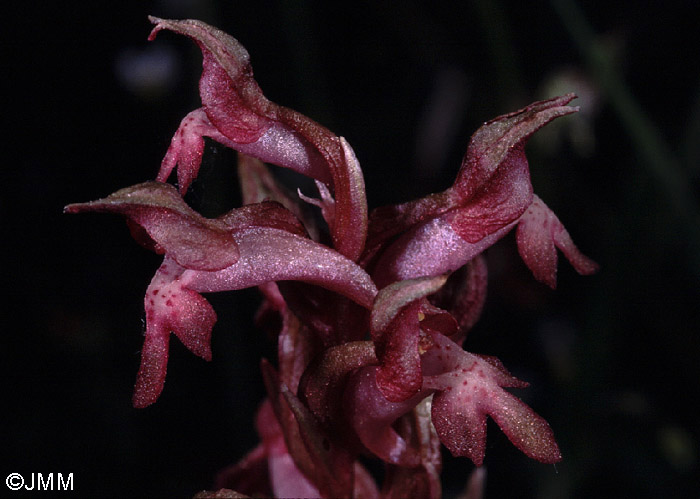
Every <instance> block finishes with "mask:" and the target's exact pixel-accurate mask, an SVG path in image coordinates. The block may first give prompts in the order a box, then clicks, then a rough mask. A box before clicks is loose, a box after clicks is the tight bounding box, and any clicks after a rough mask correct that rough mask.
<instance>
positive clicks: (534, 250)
mask: <svg viewBox="0 0 700 499" xmlns="http://www.w3.org/2000/svg"><path fill="white" fill-rule="evenodd" d="M516 234H517V242H518V252H519V253H520V256H521V258H522V259H523V261H524V262H525V264H526V265H527V266H528V267H529V269H530V270H531V271H532V273H533V275H534V276H535V279H537V280H538V281H541V282H544V283H545V284H547V285H548V286H549V287H551V288H552V289H554V288H556V286H557V248H559V249H560V250H561V251H562V252H563V253H564V256H566V258H567V259H568V260H569V262H571V265H573V267H574V268H575V269H576V271H577V272H578V273H579V274H582V275H589V274H592V273H594V272H596V271H597V270H598V264H596V263H595V262H594V261H593V260H591V259H590V258H588V257H587V256H585V255H584V254H583V253H581V252H580V251H579V249H578V248H577V247H576V245H575V244H574V242H573V241H572V239H571V236H570V235H569V233H568V232H567V230H566V229H565V228H564V225H563V224H562V223H561V222H560V221H559V219H558V218H557V216H556V215H555V214H554V212H553V211H552V210H550V209H549V207H548V206H547V205H546V204H544V202H543V201H542V200H541V199H540V198H539V197H537V196H535V198H534V199H533V201H532V204H531V205H530V207H529V208H528V209H527V211H526V212H525V214H524V215H523V216H522V217H521V218H520V221H519V222H518V229H517V232H516Z"/></svg>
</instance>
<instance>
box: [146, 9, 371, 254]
mask: <svg viewBox="0 0 700 499" xmlns="http://www.w3.org/2000/svg"><path fill="white" fill-rule="evenodd" d="M149 19H150V20H151V22H153V23H154V24H155V25H156V26H155V28H154V29H153V31H152V32H151V35H150V37H149V39H153V38H154V37H155V35H156V34H157V33H158V32H159V31H160V30H162V29H169V30H172V31H174V32H176V33H180V34H183V35H186V36H188V37H190V38H191V39H193V40H194V41H195V42H196V43H197V45H198V46H199V47H200V49H201V50H202V55H203V72H202V77H201V79H200V83H199V88H200V95H201V98H202V105H203V109H204V112H205V113H206V115H207V117H208V118H209V121H210V122H211V124H212V125H213V126H214V127H216V129H217V130H219V132H221V133H222V134H223V135H224V136H226V137H227V138H228V139H229V141H230V142H227V143H226V145H228V146H230V147H233V148H235V149H236V150H238V151H240V152H243V153H245V154H248V155H251V156H254V157H257V158H259V159H261V160H263V161H267V162H271V163H275V164H278V165H280V166H284V167H288V168H292V169H294V170H295V171H298V172H300V173H302V174H304V175H307V176H310V177H312V178H315V179H316V180H320V181H321V182H324V183H329V182H330V183H332V188H333V192H334V194H335V201H336V209H335V214H334V220H333V221H332V223H329V226H330V228H331V235H332V237H333V244H334V247H335V248H336V249H337V250H338V251H339V252H340V253H341V254H343V255H345V256H346V257H348V258H350V259H351V260H357V259H358V258H359V256H360V254H361V253H362V249H363V247H364V242H365V238H366V235H367V200H366V197H365V188H364V179H363V177H362V172H361V170H360V167H359V163H358V161H357V158H356V157H355V155H354V153H353V152H352V149H351V148H350V146H349V145H348V143H347V142H346V141H345V139H343V138H342V137H337V136H336V135H334V134H333V133H332V132H330V131H329V130H327V129H326V128H324V127H322V126H321V125H319V124H318V123H316V122H314V121H313V120H311V119H309V118H307V117H306V116H303V115H302V114H300V113H298V112H296V111H293V110H291V109H288V108H284V107H281V106H278V105H277V104H274V103H273V102H270V101H269V100H267V99H266V98H265V96H264V95H263V93H262V91H261V90H260V87H258V84H257V83H256V82H255V79H254V78H253V71H252V68H251V66H250V58H249V56H248V53H247V52H246V50H245V49H244V48H243V46H242V45H241V44H240V43H238V41H237V40H236V39H234V38H233V37H231V36H230V35H227V34H226V33H224V32H222V31H220V30H218V29H216V28H214V27H212V26H209V25H207V24H205V23H203V22H201V21H195V20H185V21H174V20H166V19H158V18H155V17H151V18H149ZM193 154H194V155H195V156H196V152H195V153H193Z"/></svg>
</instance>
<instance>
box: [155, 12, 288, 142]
mask: <svg viewBox="0 0 700 499" xmlns="http://www.w3.org/2000/svg"><path fill="white" fill-rule="evenodd" d="M149 19H150V21H151V22H152V23H154V24H155V27H154V28H153V31H152V32H151V34H150V36H149V40H153V39H154V38H155V36H156V34H157V33H158V32H159V31H160V30H162V29H169V30H172V31H174V32H176V33H179V34H182V35H186V36H188V37H190V38H192V39H193V40H194V41H195V42H196V43H197V45H199V47H200V49H201V50H202V54H203V56H204V62H203V69H204V71H203V73H202V78H201V80H200V94H201V96H202V104H204V109H205V111H206V113H207V116H209V119H210V120H211V122H212V123H213V124H214V126H216V128H218V129H219V130H221V132H222V133H223V134H224V135H226V136H227V137H229V138H230V139H231V140H235V141H236V142H242V143H248V142H254V141H256V140H257V139H258V138H260V136H261V135H262V134H263V133H264V132H265V130H267V128H269V126H270V124H271V118H272V116H271V114H272V113H273V112H274V111H273V110H272V109H271V106H270V102H269V101H268V100H267V99H265V97H264V96H263V95H262V92H261V91H260V88H259V87H258V85H257V83H256V82H255V80H254V79H253V71H252V69H251V67H250V57H249V55H248V52H246V50H245V48H243V46H242V45H241V44H240V43H238V41H237V40H236V39H235V38H233V37H232V36H230V35H228V34H226V33H224V32H223V31H221V30H218V29H216V28H214V27H212V26H209V25H207V24H205V23H203V22H201V21H196V20H192V19H188V20H185V21H173V20H168V19H158V18H156V17H149Z"/></svg>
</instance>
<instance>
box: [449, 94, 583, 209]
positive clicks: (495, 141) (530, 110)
mask: <svg viewBox="0 0 700 499" xmlns="http://www.w3.org/2000/svg"><path fill="white" fill-rule="evenodd" d="M574 98H576V96H575V95H574V94H566V95H562V96H561V97H555V98H553V99H549V100H544V101H539V102H534V103H532V104H530V105H529V106H527V107H525V108H523V109H520V110H518V111H515V112H513V113H509V114H505V115H503V116H499V117H498V118H495V119H493V120H491V121H489V122H487V123H486V124H484V125H483V126H482V127H481V128H479V129H478V130H477V131H476V132H475V133H474V135H472V138H471V140H470V141H469V146H468V148H467V154H466V155H465V157H464V161H463V162H462V168H461V169H460V171H459V173H458V175H457V180H456V181H455V186H454V188H455V190H456V191H457V192H459V193H460V195H461V196H462V197H464V198H465V199H466V198H470V197H472V196H474V195H475V194H476V193H477V192H478V191H479V190H480V189H482V187H483V185H484V184H485V183H486V182H487V181H488V180H489V179H490V177H491V176H492V175H493V174H494V173H495V172H496V171H497V170H498V169H499V168H500V167H501V165H502V164H503V163H504V162H508V161H510V160H511V159H510V158H512V156H513V155H514V154H522V148H523V147H524V145H525V142H526V141H527V139H529V138H530V137H531V136H532V134H533V133H535V132H536V131H537V130H539V129H540V128H542V127H543V126H544V125H546V124H547V123H549V122H550V121H552V120H553V119H555V118H558V117H560V116H565V115H567V114H571V113H575V112H576V111H578V108H577V107H570V106H567V105H566V104H568V103H569V102H571V101H572V100H573V99H574Z"/></svg>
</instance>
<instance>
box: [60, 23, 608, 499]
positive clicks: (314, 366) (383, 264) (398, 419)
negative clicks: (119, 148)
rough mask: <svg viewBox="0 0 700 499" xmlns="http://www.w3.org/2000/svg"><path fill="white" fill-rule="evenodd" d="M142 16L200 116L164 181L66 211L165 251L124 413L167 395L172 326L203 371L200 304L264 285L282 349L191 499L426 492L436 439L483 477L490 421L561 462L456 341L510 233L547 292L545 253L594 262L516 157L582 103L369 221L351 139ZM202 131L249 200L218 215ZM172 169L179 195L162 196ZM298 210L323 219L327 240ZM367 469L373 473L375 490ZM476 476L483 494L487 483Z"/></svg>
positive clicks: (524, 118) (526, 122)
mask: <svg viewBox="0 0 700 499" xmlns="http://www.w3.org/2000/svg"><path fill="white" fill-rule="evenodd" d="M150 19H151V21H152V22H153V23H154V24H155V28H154V29H153V31H152V33H151V36H150V39H151V40H152V39H154V38H155V36H156V34H157V33H159V32H160V31H162V30H170V31H173V32H175V33H178V34H182V35H185V36H188V37H189V38H191V39H192V40H193V41H194V42H195V43H196V44H197V45H198V46H199V48H200V49H201V51H202V55H203V72H202V75H201V79H200V82H199V90H200V96H201V102H202V106H201V107H200V108H199V109H196V110H194V111H192V112H190V113H189V114H188V115H187V116H185V118H184V119H183V120H182V122H181V123H180V126H179V128H178V129H177V130H176V132H175V134H174V136H173V139H172V141H171V144H170V147H169V148H168V150H167V152H166V154H165V157H164V159H163V161H162V164H161V168H160V171H159V172H158V175H157V177H156V181H150V182H145V183H142V184H138V185H135V186H133V187H129V188H126V189H122V190H119V191H117V192H115V193H114V194H112V195H110V196H107V197H106V198H104V199H99V200H97V201H92V202H88V203H80V204H71V205H68V206H67V207H66V208H65V210H66V212H68V213H83V212H93V211H96V212H109V213H116V214H120V215H123V216H125V217H126V218H127V222H128V224H129V227H130V229H131V233H132V235H133V237H134V238H135V239H136V240H137V241H138V242H139V243H140V244H142V245H143V246H145V247H146V248H148V249H150V250H152V251H155V252H156V253H158V254H162V255H163V263H162V264H161V266H160V268H159V269H158V270H157V271H156V273H155V275H154V277H153V279H152V280H151V283H150V285H149V286H148V289H147V290H146V296H145V298H144V307H145V312H146V332H145V339H144V346H143V351H142V357H141V367H140V369H139V372H138V375H137V380H136V387H135V391H134V398H133V403H134V406H136V407H146V406H148V405H150V404H153V403H154V402H155V401H156V400H157V399H158V397H159V396H160V395H161V393H162V392H163V389H164V383H165V378H166V371H167V363H168V347H169V341H170V335H171V333H173V334H175V336H177V337H178V338H179V340H180V341H182V343H183V344H184V345H185V346H186V347H187V348H188V349H189V350H190V351H192V352H193V353H194V354H195V355H197V356H199V357H202V358H204V359H206V360H211V357H212V352H211V335H212V330H213V328H214V325H215V323H216V313H215V312H214V310H213V308H212V306H211V305H210V304H209V302H208V301H207V299H206V298H205V297H204V296H202V294H203V293H213V292H219V291H230V290H238V289H243V288H248V287H257V288H258V289H259V290H260V291H261V294H262V296H263V303H262V305H261V307H260V309H259V311H258V314H257V315H256V320H257V322H258V324H259V325H260V327H262V328H267V329H268V330H271V331H272V332H273V333H275V334H276V335H277V345H278V358H277V362H276V367H274V366H273V365H272V363H270V362H267V361H263V363H262V373H263V378H264V380H265V387H266V390H267V399H266V401H265V402H264V403H263V405H262V406H261V409H260V411H259V413H258V416H257V427H258V433H259V435H260V438H261V441H262V443H261V444H260V446H258V447H256V448H255V449H254V450H253V451H252V452H251V453H250V454H248V455H247V456H246V457H244V458H243V460H241V461H240V462H239V463H238V464H236V465H234V466H233V467H231V468H228V469H227V470H226V471H224V472H222V474H220V476H219V480H218V486H219V488H220V490H219V491H218V492H203V493H201V494H199V495H198V497H245V496H244V494H263V495H269V494H273V495H275V496H278V497H279V496H281V497H285V496H319V497H369V498H372V497H380V496H381V497H405V496H409V495H412V496H415V497H429V498H438V497H440V495H441V486H440V470H441V467H442V461H441V454H440V446H441V445H444V446H445V447H447V449H449V450H450V452H451V453H452V454H454V455H455V456H466V457H468V458H470V459H471V460H472V461H473V462H474V464H475V465H477V466H481V465H482V464H483V462H484V455H485V447H486V419H487V417H491V418H492V419H494V420H495V422H496V423H497V424H498V426H499V427H500V428H501V429H502V430H503V432H504V433H505V434H506V435H507V436H508V438H509V439H510V440H511V442H512V443H513V444H514V445H515V446H516V447H517V448H518V449H520V450H521V451H522V452H523V453H525V454H526V455H527V456H529V457H532V458H533V459H536V460H538V461H541V462H544V463H553V462H557V461H559V460H560V459H561V452H560V450H559V447H558V446H557V443H556V441H555V439H554V436H553V432H552V430H551V428H550V427H549V425H548V424H547V422H546V421H545V420H544V419H543V418H542V417H540V416H539V415H537V414H536V413H535V412H534V411H533V410H532V409H530V408H529V407H528V406H527V405H526V404H525V403H523V402H522V401H521V400H519V399H518V398H517V397H515V396H514V395H513V394H511V393H510V392H508V391H506V390H505V388H524V387H526V386H527V383H525V382H523V381H520V380H518V379H516V378H515V377H513V376H512V375H511V374H510V373H509V372H508V371H507V370H506V369H505V367H503V365H502V364H501V362H500V361H498V360H497V359H496V358H495V357H488V356H481V355H477V354H473V353H470V352H467V351H465V350H464V349H463V348H462V346H461V345H462V343H464V342H465V340H466V338H467V333H468V332H469V330H470V329H471V328H472V327H473V326H474V324H475V323H476V322H477V320H478V319H479V316H480V314H481V310H482V309H483V306H484V302H485V300H486V295H487V293H486V283H487V268H486V260H485V258H484V257H483V252H484V251H485V250H486V249H487V248H489V247H490V246H491V245H493V244H494V243H495V242H496V241H498V240H499V239H500V238H502V237H503V236H504V235H505V234H506V233H508V232H509V231H510V230H512V229H516V228H517V229H516V230H517V235H516V241H517V245H518V250H519V253H520V255H521V256H522V259H523V260H524V262H525V263H526V265H527V266H528V267H529V268H530V269H531V271H532V273H533V274H534V276H535V278H536V279H537V280H539V281H542V282H544V283H545V284H547V285H548V286H550V287H551V288H554V287H555V286H556V272H557V259H558V256H557V249H559V250H561V251H562V252H563V254H564V256H565V257H566V258H567V259H568V261H569V262H570V263H571V264H572V265H573V267H574V268H575V269H576V270H577V271H578V272H579V273H580V274H591V273H593V272H595V271H596V269H597V265H596V264H595V263H594V262H593V261H592V260H590V259H589V258H587V257H586V256H584V255H583V254H582V253H581V252H580V251H579V250H578V248H577V247H576V246H575V245H574V243H573V241H572V239H571V237H570V235H569V234H568V232H567V231H566V229H565V228H564V226H563V225H562V223H561V222H560V221H559V219H558V218H557V217H556V215H554V213H553V212H552V211H551V210H550V209H549V208H548V207H547V206H546V205H545V204H544V202H543V201H542V200H541V199H540V198H539V197H537V196H536V195H535V194H534V193H533V186H532V184H531V181H530V173H529V165H528V162H527V158H526V156H525V151H524V148H525V144H526V143H527V141H528V139H529V138H530V137H531V136H532V134H534V133H535V132H536V131H537V130H538V129H540V128H541V127H543V126H545V125H546V124H547V123H549V122H550V121H552V120H554V119H556V118H558V117H561V116H565V115H568V114H571V113H574V112H575V111H576V110H577V108H574V107H570V106H569V105H568V104H569V102H570V101H571V100H573V99H574V97H575V96H574V95H573V94H568V95H564V96H561V97H556V98H553V99H549V100H545V101H541V102H535V103H533V104H531V105H529V106H527V107H525V108H523V109H521V110H519V111H516V112H514V113H510V114H506V115H503V116H500V117H498V118H496V119H494V120H492V121H490V122H487V123H486V124H484V125H483V126H482V127H481V128H479V130H477V132H476V133H475V134H474V135H473V136H472V138H471V141H470V143H469V146H468V148H467V152H466V154H465V156H464V159H463V161H462V166H461V168H460V169H459V171H458V172H457V175H456V179H455V182H454V184H453V185H452V186H451V187H450V188H448V189H447V190H445V191H443V192H441V193H437V194H431V195H428V196H426V197H424V198H421V199H417V200H414V201H410V202H407V203H403V204H400V205H396V206H386V207H380V208H377V209H375V210H373V211H372V212H371V214H369V216H368V208H367V200H366V195H365V187H364V179H363V176H362V170H361V168H360V165H359V162H358V160H357V157H356V156H355V153H354V152H353V150H352V148H351V147H350V145H349V144H348V143H347V141H346V140H345V139H344V138H342V137H338V136H336V135H334V134H333V133H332V132H330V131H329V130H327V129H326V128H324V127H323V126H321V125H319V124H318V123H316V122H314V121H313V120H311V119H310V118H307V117H305V116H303V115H301V114H300V113H298V112H296V111H293V110H291V109H288V108H285V107H282V106H279V105H277V104H275V103H273V102H271V101H269V100H268V99H267V98H266V97H265V96H264V94H263V92H262V90H261V89H260V87H259V86H258V84H257V82H256V81H255V79H254V78H253V71H252V68H251V64H250V58H249V55H248V53H247V52H246V50H245V49H244V48H243V47H242V46H241V45H240V44H239V43H238V41H236V40H235V39H234V38H233V37H231V36H229V35H227V34H225V33H223V32H221V31H220V30H218V29H216V28H213V27H211V26H208V25H207V24H204V23H202V22H200V21H193V20H185V21H173V20H164V19H158V18H150ZM204 137H209V138H211V139H213V140H215V141H217V142H219V143H221V144H222V145H224V146H227V147H230V148H232V149H235V150H236V151H238V152H239V156H238V163H239V165H238V166H239V179H240V183H241V188H242V191H243V200H244V203H245V204H244V206H242V207H240V208H236V209H234V210H231V211H230V212H228V213H226V214H224V215H222V216H219V217H217V218H206V217H203V216H202V215H200V214H199V213H197V212H196V211H195V210H193V209H192V208H191V207H189V206H188V205H187V203H186V202H185V201H184V199H183V195H184V194H185V192H186V191H187V190H188V188H189V187H190V185H191V184H192V182H193V181H195V179H196V178H197V175H198V171H199V168H200V164H201V161H202V155H203V154H204ZM264 162H266V163H271V164H275V165H278V166H281V167H285V168H290V169H292V170H294V171H296V172H298V173H300V174H302V175H305V176H307V177H310V178H312V179H314V180H315V181H316V185H317V187H318V191H319V196H320V198H319V199H311V198H309V197H307V196H305V195H303V194H301V193H298V195H297V196H295V195H293V194H290V193H288V192H286V190H285V189H284V188H283V187H282V186H280V185H279V184H278V183H277V181H276V180H275V178H274V176H273V175H272V174H271V173H270V172H269V171H268V170H267V168H266V166H265V165H264ZM175 170H176V171H177V173H176V175H177V180H178V187H179V188H178V189H176V188H175V187H174V186H172V185H170V184H168V183H166V182H167V181H168V180H169V177H170V176H171V174H172V173H173V171H175ZM309 209H312V210H318V209H320V210H319V211H320V216H321V217H322V218H323V220H324V221H325V223H326V225H327V227H328V231H329V234H328V237H325V235H324V234H323V231H322V229H319V224H317V223H316V220H315V218H314V217H313V216H310V215H309V213H308V210H309ZM326 243H327V244H326ZM363 456H365V457H367V456H369V457H373V458H376V459H378V460H379V461H381V462H383V463H384V466H385V473H384V480H383V482H382V484H381V485H378V484H377V483H376V481H375V477H373V476H372V474H371V473H369V472H368V471H367V469H366V468H365V467H364V466H363V465H362V464H361V461H360V458H361V457H363ZM475 477H477V478H478V484H480V485H479V487H483V474H478V475H475ZM475 480H476V479H475ZM475 483H477V482H475Z"/></svg>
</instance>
